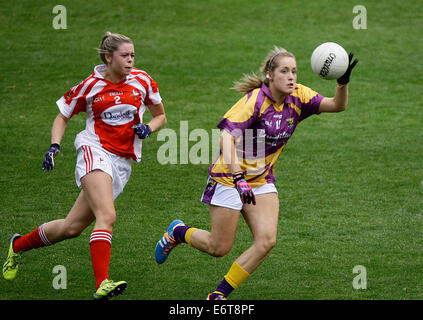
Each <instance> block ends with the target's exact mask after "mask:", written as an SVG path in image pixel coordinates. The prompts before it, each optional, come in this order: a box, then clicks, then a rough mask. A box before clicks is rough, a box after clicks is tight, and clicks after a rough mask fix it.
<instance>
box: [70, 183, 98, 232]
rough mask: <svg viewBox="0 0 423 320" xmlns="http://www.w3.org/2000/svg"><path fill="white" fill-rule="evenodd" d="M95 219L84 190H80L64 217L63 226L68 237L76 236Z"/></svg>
mask: <svg viewBox="0 0 423 320" xmlns="http://www.w3.org/2000/svg"><path fill="white" fill-rule="evenodd" d="M94 220H95V216H94V214H93V212H92V210H91V208H90V205H89V203H88V200H87V199H86V197H85V194H84V191H83V190H81V192H80V193H79V196H78V198H77V199H76V201H75V203H74V205H73V207H72V209H71V210H70V211H69V213H68V215H67V216H66V218H65V221H64V225H63V228H64V229H65V232H66V233H67V234H69V236H70V237H76V236H78V235H79V234H80V233H81V232H82V231H83V230H85V228H86V227H88V226H89V225H90V224H91V223H92V222H93V221H94Z"/></svg>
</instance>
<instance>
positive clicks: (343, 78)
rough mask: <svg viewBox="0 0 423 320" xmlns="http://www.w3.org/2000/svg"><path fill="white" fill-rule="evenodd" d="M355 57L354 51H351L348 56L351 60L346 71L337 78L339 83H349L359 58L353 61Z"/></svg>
mask: <svg viewBox="0 0 423 320" xmlns="http://www.w3.org/2000/svg"><path fill="white" fill-rule="evenodd" d="M353 57H354V53H352V52H350V54H349V56H348V59H349V62H348V68H347V71H345V73H344V74H343V75H342V76H341V77H339V78H338V79H337V81H338V83H339V84H347V83H348V82H350V76H351V71H352V69H353V68H354V67H355V65H356V64H357V63H358V59H355V60H354V61H352V59H353Z"/></svg>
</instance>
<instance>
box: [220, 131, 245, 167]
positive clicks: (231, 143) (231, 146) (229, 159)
mask: <svg viewBox="0 0 423 320" xmlns="http://www.w3.org/2000/svg"><path fill="white" fill-rule="evenodd" d="M220 148H221V149H222V154H223V161H224V162H225V163H226V165H227V166H228V168H229V170H230V171H231V173H232V174H235V173H239V172H242V169H241V167H240V165H239V160H238V156H237V154H236V148H235V137H234V136H233V135H231V134H230V133H229V132H228V131H226V130H223V131H222V134H221V136H220Z"/></svg>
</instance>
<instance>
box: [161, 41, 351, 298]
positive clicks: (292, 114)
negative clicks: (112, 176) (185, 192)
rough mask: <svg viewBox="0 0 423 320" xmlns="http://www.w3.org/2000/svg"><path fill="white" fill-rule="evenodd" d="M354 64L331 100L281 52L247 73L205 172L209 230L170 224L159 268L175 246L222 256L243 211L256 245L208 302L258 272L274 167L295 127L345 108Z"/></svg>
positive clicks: (271, 235)
mask: <svg viewBox="0 0 423 320" xmlns="http://www.w3.org/2000/svg"><path fill="white" fill-rule="evenodd" d="M352 58H353V54H352V53H351V54H350V56H349V59H350V64H349V67H348V69H347V71H346V72H345V74H344V75H342V76H341V77H340V78H339V79H337V83H338V85H337V88H336V91H335V95H334V97H331V98H328V97H323V96H322V95H320V94H318V93H317V92H315V91H313V90H312V89H310V88H308V87H306V86H303V85H301V84H299V83H297V64H296V59H295V57H294V55H293V54H292V53H289V52H287V51H286V50H284V49H282V48H278V47H275V48H274V50H272V51H271V52H270V53H269V55H268V56H267V58H266V59H265V61H264V63H263V66H262V68H261V71H262V77H260V76H256V75H255V74H253V75H249V76H246V77H244V78H243V79H242V80H241V81H240V82H238V83H236V84H235V86H234V88H235V89H236V90H238V91H240V92H242V93H243V94H245V95H244V96H243V97H242V98H241V99H240V100H239V101H238V102H237V103H236V104H235V105H234V106H233V107H232V108H231V109H230V110H229V111H228V112H227V113H226V114H225V115H224V117H223V119H222V120H221V121H220V122H219V123H218V125H217V126H218V127H219V128H220V129H221V130H222V135H221V140H220V142H221V151H220V155H219V157H218V159H217V160H216V161H215V162H214V163H213V164H212V165H211V166H210V167H209V175H210V177H209V179H208V183H207V186H206V189H205V190H204V193H203V196H202V201H203V202H205V203H207V204H208V205H209V209H210V219H211V231H206V230H200V229H196V228H193V227H189V226H186V225H185V224H184V223H183V222H182V221H181V220H175V221H173V222H172V223H171V224H170V226H169V227H168V229H167V231H166V233H165V234H164V236H163V237H162V238H161V239H160V240H159V241H158V243H157V245H156V251H155V257H156V261H157V263H159V264H160V263H163V262H164V261H165V260H166V259H167V257H168V255H169V253H170V252H171V250H172V249H173V248H174V247H175V246H176V245H177V244H180V243H189V244H190V245H191V246H193V247H194V248H196V249H198V250H201V251H203V252H206V253H208V254H210V255H212V256H215V257H222V256H224V255H226V254H227V253H228V252H229V250H230V249H231V248H232V246H233V243H234V240H235V234H236V230H237V226H238V220H239V216H240V213H242V215H243V217H244V219H245V221H246V222H247V225H248V227H249V228H250V230H251V233H252V236H253V244H252V245H251V246H250V247H249V248H248V249H247V250H246V251H245V252H244V253H242V254H241V255H240V256H239V257H238V258H237V259H236V261H235V262H234V263H233V264H232V266H231V267H230V269H229V271H228V273H227V274H226V275H225V276H224V278H223V280H222V281H221V283H220V284H219V285H218V286H217V288H216V290H215V291H214V292H212V293H210V294H209V295H208V297H207V299H209V300H225V299H226V298H227V296H228V295H229V294H230V293H231V292H232V291H233V289H235V288H237V287H238V286H239V285H240V284H241V283H242V282H243V281H244V280H246V279H247V278H248V277H249V276H250V275H251V274H252V273H253V272H254V270H256V269H257V267H258V266H259V265H260V264H261V263H262V262H263V260H264V259H265V258H266V256H267V254H268V253H269V251H270V250H271V249H272V248H273V247H274V246H275V244H276V236H277V226H278V215H279V199H278V192H277V190H276V188H275V185H274V182H275V177H274V165H275V163H276V161H277V159H278V158H279V155H280V154H281V152H282V150H283V149H284V147H285V145H286V143H287V142H288V140H289V138H290V137H291V136H292V134H293V132H294V130H295V128H296V126H297V124H298V123H299V122H301V121H303V120H304V119H306V118H307V117H309V116H311V115H313V114H319V113H321V112H341V111H344V110H345V109H346V107H347V103H348V82H349V78H350V74H351V70H352V69H353V68H354V66H355V65H356V63H357V62H358V60H357V59H356V60H354V61H353V62H352V61H351V60H352ZM251 144H253V145H252V146H251ZM254 144H255V145H254ZM260 144H261V145H260ZM259 150H261V152H259ZM260 153H261V154H260Z"/></svg>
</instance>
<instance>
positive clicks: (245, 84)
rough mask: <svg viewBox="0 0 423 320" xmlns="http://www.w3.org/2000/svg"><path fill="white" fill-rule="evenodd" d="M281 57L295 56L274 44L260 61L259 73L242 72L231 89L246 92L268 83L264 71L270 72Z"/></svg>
mask: <svg viewBox="0 0 423 320" xmlns="http://www.w3.org/2000/svg"><path fill="white" fill-rule="evenodd" d="M282 57H291V58H294V59H295V56H294V55H293V54H292V53H291V52H288V51H287V50H285V49H284V48H280V47H277V46H275V47H274V48H273V50H271V51H270V52H269V53H268V54H267V57H266V59H265V60H264V61H263V63H262V66H261V68H260V72H261V75H257V74H256V73H252V74H244V76H243V77H242V78H241V80H239V81H237V82H235V83H234V85H233V87H232V88H231V89H233V90H236V91H239V92H241V93H248V92H250V91H251V90H254V89H256V88H260V87H261V86H262V84H263V83H265V84H267V85H268V84H269V79H267V78H266V73H267V72H269V73H272V72H273V71H274V70H275V69H276V68H277V67H278V63H277V60H278V59H280V58H282Z"/></svg>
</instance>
